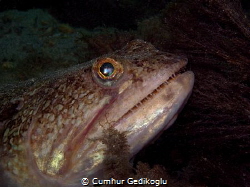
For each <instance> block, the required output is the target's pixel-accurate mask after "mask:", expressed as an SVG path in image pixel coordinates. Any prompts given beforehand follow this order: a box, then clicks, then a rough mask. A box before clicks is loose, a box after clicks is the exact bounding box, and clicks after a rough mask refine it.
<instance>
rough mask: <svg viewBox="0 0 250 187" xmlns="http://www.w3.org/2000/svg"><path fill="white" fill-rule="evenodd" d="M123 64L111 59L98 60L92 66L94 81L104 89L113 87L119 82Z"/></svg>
mask: <svg viewBox="0 0 250 187" xmlns="http://www.w3.org/2000/svg"><path fill="white" fill-rule="evenodd" d="M123 73H124V67H123V64H122V63H121V62H120V61H117V60H115V59H113V58H108V57H106V58H100V59H97V60H96V62H95V63H94V64H93V66H92V75H93V77H94V80H95V81H96V82H97V83H98V84H100V85H102V86H105V87H113V86H114V85H117V83H119V81H120V80H121V77H122V75H123Z"/></svg>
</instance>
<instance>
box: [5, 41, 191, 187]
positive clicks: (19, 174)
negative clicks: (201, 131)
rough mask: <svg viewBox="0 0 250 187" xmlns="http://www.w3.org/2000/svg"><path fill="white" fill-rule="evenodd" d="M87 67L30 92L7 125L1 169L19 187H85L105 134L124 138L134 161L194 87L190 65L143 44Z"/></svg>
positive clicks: (97, 170)
mask: <svg viewBox="0 0 250 187" xmlns="http://www.w3.org/2000/svg"><path fill="white" fill-rule="evenodd" d="M90 64H92V65H91V66H90V67H88V68H86V67H81V66H77V67H75V68H73V69H71V70H70V71H68V72H67V73H65V74H63V76H60V77H59V78H54V79H52V80H53V81H48V82H47V83H46V84H41V85H39V86H37V87H32V88H31V89H30V90H29V91H27V92H26V93H24V94H23V95H22V99H21V100H22V102H20V104H19V105H20V106H19V108H18V113H17V114H15V115H14V116H12V118H10V119H9V120H5V121H4V122H2V123H5V124H6V127H8V128H7V129H6V130H5V132H4V136H3V150H4V151H3V155H5V156H3V159H2V160H3V162H2V165H3V168H4V169H5V170H6V171H7V172H6V173H8V175H10V178H12V179H13V180H15V181H17V183H19V184H20V186H44V185H47V186H62V187H63V186H65V187H66V186H67V187H68V186H81V184H80V179H81V178H83V177H95V176H96V177H98V176H100V175H101V173H102V168H103V160H104V157H105V154H104V153H105V145H104V144H103V143H102V142H101V137H102V133H103V129H105V128H108V127H112V128H115V129H117V130H119V131H121V132H126V137H127V141H128V144H129V146H130V150H129V151H130V153H131V157H132V156H133V155H135V154H136V153H137V152H138V151H139V150H141V149H142V148H143V147H144V146H145V145H147V144H148V143H149V142H151V141H152V140H153V139H154V137H156V136H158V135H159V134H160V133H161V132H163V131H164V130H166V129H167V128H168V127H170V126H171V125H172V124H173V122H174V121H175V119H176V117H177V115H178V114H179V112H180V110H181V109H182V107H183V106H184V105H185V103H186V102H187V99H188V98H189V96H190V94H191V92H192V88H193V84H194V75H193V73H192V72H191V71H184V69H185V66H186V65H187V59H186V58H184V57H181V56H177V55H173V54H170V53H166V52H161V51H159V50H157V49H156V48H155V47H153V46H152V45H151V44H149V43H146V42H144V41H141V40H134V41H132V42H130V43H128V44H127V45H126V46H125V47H124V48H123V49H121V50H118V51H116V52H114V53H112V54H108V55H104V56H102V57H99V58H97V59H94V60H92V61H90ZM31 181H37V184H34V183H32V182H31Z"/></svg>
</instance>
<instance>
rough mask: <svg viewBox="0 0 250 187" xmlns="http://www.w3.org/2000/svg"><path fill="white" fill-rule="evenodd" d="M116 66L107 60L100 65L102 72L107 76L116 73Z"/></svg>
mask: <svg viewBox="0 0 250 187" xmlns="http://www.w3.org/2000/svg"><path fill="white" fill-rule="evenodd" d="M114 70H115V68H114V66H113V65H112V64H111V63H110V62H105V63H103V64H102V66H101V67H100V73H102V74H103V76H105V77H109V76H111V75H112V74H113V73H114Z"/></svg>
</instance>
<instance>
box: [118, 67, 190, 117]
mask: <svg viewBox="0 0 250 187" xmlns="http://www.w3.org/2000/svg"><path fill="white" fill-rule="evenodd" d="M185 72H189V71H187V67H186V66H183V67H181V68H180V69H179V70H178V71H177V72H175V73H173V74H172V75H171V76H169V78H168V79H167V80H165V81H164V82H162V83H161V84H160V85H158V87H156V88H155V89H154V90H153V91H152V92H150V93H149V94H148V95H146V97H144V98H143V99H142V100H140V101H139V102H137V104H135V105H134V106H133V107H132V108H131V109H130V110H129V111H128V112H127V113H125V114H124V115H123V116H122V117H124V116H125V115H127V114H128V113H129V112H132V111H133V110H135V109H137V108H139V107H140V106H141V105H143V103H144V102H145V101H147V100H150V99H151V98H152V97H154V95H156V94H157V93H159V92H160V90H162V89H164V88H165V87H166V86H167V85H169V84H170V83H171V82H172V81H175V79H176V78H177V77H178V76H180V75H182V74H184V73H185Z"/></svg>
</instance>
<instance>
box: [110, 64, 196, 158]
mask: <svg viewBox="0 0 250 187" xmlns="http://www.w3.org/2000/svg"><path fill="white" fill-rule="evenodd" d="M193 84H194V74H193V72H191V71H187V70H186V66H182V67H181V68H180V69H179V70H177V71H175V73H172V74H171V75H170V76H168V78H167V79H165V80H163V81H162V82H161V83H159V84H158V85H157V86H156V87H154V89H153V90H152V91H150V92H148V93H147V94H146V95H145V96H144V97H143V98H142V99H140V100H138V102H136V104H134V105H133V106H132V107H131V108H130V109H129V110H127V112H126V113H124V114H123V115H122V116H121V117H120V118H119V120H118V121H117V122H116V123H115V128H116V129H118V130H119V131H126V132H127V139H128V143H129V145H131V155H132V156H133V155H135V154H136V153H137V152H138V151H139V150H141V149H142V148H143V147H144V146H145V145H147V144H148V143H149V142H151V141H152V140H153V139H155V138H154V137H158V136H159V135H160V134H161V133H162V132H163V131H164V130H166V129H168V128H169V127H170V126H171V125H172V124H173V123H174V122H175V119H176V118H177V116H178V114H179V113H180V111H181V110H182V108H183V106H184V105H185V104H186V102H187V100H188V98H189V97H190V95H191V93H192V88H193Z"/></svg>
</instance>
